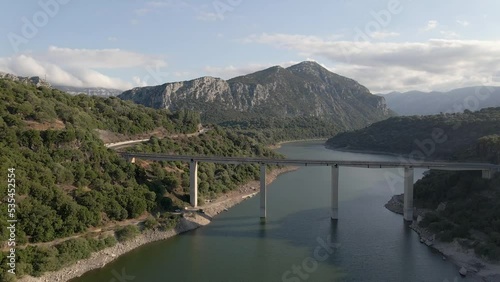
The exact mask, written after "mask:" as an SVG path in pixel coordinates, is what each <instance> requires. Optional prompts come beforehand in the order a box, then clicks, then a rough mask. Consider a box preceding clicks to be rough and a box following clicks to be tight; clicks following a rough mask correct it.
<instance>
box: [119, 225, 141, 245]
mask: <svg viewBox="0 0 500 282" xmlns="http://www.w3.org/2000/svg"><path fill="white" fill-rule="evenodd" d="M140 233H141V232H140V231H139V228H137V226H135V225H127V226H125V227H123V228H121V229H119V230H117V231H116V232H115V234H116V239H118V242H125V241H128V240H131V239H134V238H135V237H136V236H137V235H139V234H140Z"/></svg>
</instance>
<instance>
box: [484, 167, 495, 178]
mask: <svg viewBox="0 0 500 282" xmlns="http://www.w3.org/2000/svg"><path fill="white" fill-rule="evenodd" d="M493 174H495V171H493V170H490V169H486V170H483V171H482V175H481V176H482V177H483V178H484V179H492V178H493Z"/></svg>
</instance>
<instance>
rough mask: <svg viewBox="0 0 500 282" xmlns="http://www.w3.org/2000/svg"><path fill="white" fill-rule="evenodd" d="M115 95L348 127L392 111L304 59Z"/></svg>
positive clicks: (204, 112) (221, 114)
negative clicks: (225, 76) (235, 74)
mask: <svg viewBox="0 0 500 282" xmlns="http://www.w3.org/2000/svg"><path fill="white" fill-rule="evenodd" d="M119 97H120V98H122V99H125V100H132V101H134V102H136V103H139V104H143V105H145V106H149V107H153V108H166V109H169V110H172V111H176V110H178V109H181V108H186V109H190V110H196V111H199V112H201V117H202V120H203V121H205V122H215V123H220V122H224V121H230V120H243V119H252V118H263V117H264V118H265V117H272V118H294V117H299V116H306V117H320V118H324V119H327V120H330V121H332V122H334V123H335V124H336V125H338V126H339V127H340V128H343V129H353V128H360V127H363V126H366V125H368V124H371V123H373V122H376V121H379V120H383V119H386V118H387V117H389V116H390V114H391V113H390V111H389V109H388V108H387V106H386V104H385V100H384V98H383V97H379V96H376V95H372V94H371V93H370V91H369V90H368V89H367V88H366V87H364V86H363V85H361V84H359V83H358V82H356V81H354V80H352V79H350V78H347V77H343V76H340V75H337V74H335V73H332V72H330V71H328V70H327V69H325V68H323V67H322V66H321V65H319V64H317V63H315V62H309V61H307V62H302V63H299V64H296V65H293V66H291V67H288V68H283V67H280V66H274V67H271V68H268V69H265V70H262V71H258V72H255V73H252V74H248V75H244V76H239V77H235V78H232V79H229V80H227V81H226V80H223V79H220V78H214V77H201V78H197V79H194V80H190V81H183V82H173V83H165V84H162V85H158V86H149V87H137V88H134V89H131V90H128V91H125V92H124V93H122V94H121V95H119Z"/></svg>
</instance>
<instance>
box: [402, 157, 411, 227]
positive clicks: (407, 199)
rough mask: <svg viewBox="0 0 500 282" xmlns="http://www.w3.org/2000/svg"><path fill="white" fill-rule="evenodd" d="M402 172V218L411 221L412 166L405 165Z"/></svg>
mask: <svg viewBox="0 0 500 282" xmlns="http://www.w3.org/2000/svg"><path fill="white" fill-rule="evenodd" d="M404 170H405V174H404V186H405V187H404V188H405V194H404V210H403V213H404V214H403V218H404V220H406V221H413V168H409V167H405V168H404Z"/></svg>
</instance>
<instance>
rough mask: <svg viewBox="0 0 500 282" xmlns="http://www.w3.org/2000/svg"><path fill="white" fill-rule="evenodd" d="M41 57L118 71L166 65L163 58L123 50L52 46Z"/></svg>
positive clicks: (71, 64) (63, 62) (66, 63)
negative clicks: (120, 69) (119, 69)
mask: <svg viewBox="0 0 500 282" xmlns="http://www.w3.org/2000/svg"><path fill="white" fill-rule="evenodd" d="M41 57H43V58H44V59H46V60H49V61H53V62H57V63H58V64H60V65H65V66H71V67H86V68H103V69H116V68H132V67H140V66H144V65H159V66H160V67H163V66H165V65H166V63H165V61H164V59H163V58H162V57H159V56H151V55H146V54H141V53H136V52H132V51H126V50H122V49H72V48H61V47H57V46H50V47H49V49H48V51H47V52H46V53H45V54H42V55H41Z"/></svg>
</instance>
